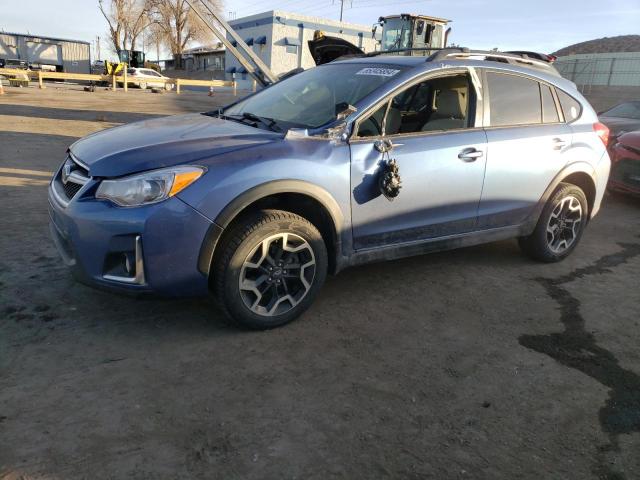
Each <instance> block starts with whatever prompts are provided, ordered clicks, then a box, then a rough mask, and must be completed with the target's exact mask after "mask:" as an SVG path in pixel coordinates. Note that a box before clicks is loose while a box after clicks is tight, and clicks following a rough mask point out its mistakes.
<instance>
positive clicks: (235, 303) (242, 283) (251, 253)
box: [212, 210, 327, 329]
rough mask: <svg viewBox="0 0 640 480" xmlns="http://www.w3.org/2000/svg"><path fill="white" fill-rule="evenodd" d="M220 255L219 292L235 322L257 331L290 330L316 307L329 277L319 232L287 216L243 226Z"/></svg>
mask: <svg viewBox="0 0 640 480" xmlns="http://www.w3.org/2000/svg"><path fill="white" fill-rule="evenodd" d="M222 242H223V243H222V244H221V247H220V248H221V250H220V254H219V255H216V259H215V260H214V265H213V268H212V271H213V289H214V294H215V296H216V298H217V300H218V303H219V304H220V305H221V306H222V308H223V310H224V311H225V313H226V314H227V316H228V317H230V319H231V320H232V321H234V322H236V323H238V324H240V325H243V326H245V327H249V328H254V329H267V328H273V327H277V326H280V325H284V324H285V323H288V322H290V321H292V320H294V319H296V318H297V317H298V316H300V315H301V314H302V313H303V312H304V311H305V310H306V309H307V308H309V306H310V305H311V304H312V303H313V300H314V299H315V297H316V295H317V293H318V291H319V290H320V287H321V286H322V284H323V283H324V280H325V278H326V275H327V250H326V247H325V244H324V241H323V239H322V235H321V234H320V232H319V231H318V229H317V228H316V227H315V226H314V225H313V224H311V223H310V222H309V221H307V220H306V219H304V218H302V217H300V216H299V215H295V214H293V213H290V212H286V211H282V210H262V211H259V212H257V213H255V214H253V215H250V216H247V217H245V218H244V219H242V220H240V221H239V222H237V224H236V225H235V226H234V227H232V228H231V230H230V231H229V233H228V234H227V235H226V236H225V237H224V238H223V241H222Z"/></svg>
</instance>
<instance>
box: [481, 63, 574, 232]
mask: <svg viewBox="0 0 640 480" xmlns="http://www.w3.org/2000/svg"><path fill="white" fill-rule="evenodd" d="M483 78H484V83H485V85H486V87H487V88H484V92H485V117H484V123H485V131H486V134H487V164H486V174H485V179H484V187H483V190H482V197H481V200H480V208H479V217H478V227H479V228H482V229H486V228H493V227H502V226H509V225H518V224H521V223H523V222H524V221H525V220H526V218H527V217H528V216H529V214H531V213H532V212H533V209H534V208H535V206H536V204H537V203H538V201H539V200H540V198H541V197H542V195H543V193H544V191H545V190H546V189H547V187H548V186H549V184H550V183H551V181H552V180H553V178H554V177H555V176H556V174H557V173H558V172H559V171H560V170H561V168H562V167H563V166H564V165H565V164H566V163H567V156H566V155H565V152H566V151H567V149H568V147H569V146H570V144H571V136H572V132H571V128H570V127H569V126H568V125H566V124H565V123H564V122H562V117H561V113H560V110H559V108H558V106H559V105H558V100H557V97H556V93H555V89H554V88H552V87H551V86H550V85H548V84H546V83H544V82H540V81H538V80H536V79H534V78H531V77H528V76H525V75H520V74H514V73H510V72H509V73H507V72H504V71H494V70H487V71H485V72H484V75H483Z"/></svg>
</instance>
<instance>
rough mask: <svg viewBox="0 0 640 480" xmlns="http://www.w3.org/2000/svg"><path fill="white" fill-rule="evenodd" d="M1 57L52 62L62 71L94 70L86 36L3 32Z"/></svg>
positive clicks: (49, 63)
mask: <svg viewBox="0 0 640 480" xmlns="http://www.w3.org/2000/svg"><path fill="white" fill-rule="evenodd" d="M0 59H1V60H14V59H15V60H24V61H26V62H27V63H28V64H29V65H50V66H52V67H55V68H56V70H57V71H59V72H68V73H91V58H90V44H89V42H84V41H82V40H67V39H64V38H53V37H40V36H38V35H28V34H22V33H5V32H0Z"/></svg>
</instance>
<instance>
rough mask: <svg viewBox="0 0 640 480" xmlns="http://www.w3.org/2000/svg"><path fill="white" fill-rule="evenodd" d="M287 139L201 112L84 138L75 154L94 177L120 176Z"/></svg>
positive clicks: (142, 122) (203, 159)
mask: <svg viewBox="0 0 640 480" xmlns="http://www.w3.org/2000/svg"><path fill="white" fill-rule="evenodd" d="M281 139H282V135H281V134H279V133H275V132H270V131H267V130H260V129H257V128H254V127H251V126H249V125H243V124H241V123H237V122H233V121H229V120H222V119H219V118H216V117H210V116H208V115H203V114H200V113H195V114H188V115H176V116H171V117H162V118H156V119H153V120H143V121H141V122H134V123H129V124H127V125H122V126H120V127H115V128H110V129H108V130H103V131H101V132H97V133H94V134H92V135H89V136H88V137H84V138H82V139H81V140H78V141H77V142H76V143H74V144H73V145H71V147H70V151H71V154H72V155H73V156H74V157H75V158H76V159H78V160H79V161H81V162H82V163H84V164H85V165H86V166H87V167H89V174H90V175H91V176H94V177H119V176H122V175H128V174H131V173H136V172H141V171H145V170H151V169H156V168H163V167H171V166H174V165H179V164H187V163H198V162H202V161H205V160H206V159H209V158H211V157H215V156H218V155H221V154H224V153H228V152H232V151H235V150H240V149H243V148H250V147H255V146H257V145H261V144H266V143H271V142H275V141H279V140H281Z"/></svg>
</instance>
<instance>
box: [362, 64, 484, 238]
mask: <svg viewBox="0 0 640 480" xmlns="http://www.w3.org/2000/svg"><path fill="white" fill-rule="evenodd" d="M476 98H477V96H476V94H475V92H474V89H473V87H472V83H471V81H470V78H469V76H468V74H467V73H457V74H448V75H446V76H437V77H433V76H432V77H430V78H428V79H427V80H424V81H421V82H419V83H417V84H414V85H412V86H409V87H408V88H407V89H405V90H403V91H401V92H400V93H398V94H395V95H394V96H393V98H392V99H390V101H386V102H384V103H383V104H382V105H380V106H379V107H378V108H376V109H375V111H374V113H372V114H371V115H368V116H365V117H363V120H361V121H360V122H358V124H357V126H356V131H355V132H354V138H352V140H351V189H352V208H351V211H352V224H353V237H354V246H355V248H356V249H357V250H361V249H367V248H375V247H382V246H388V245H394V244H402V243H407V242H415V241H421V240H428V239H432V238H438V237H445V236H449V235H455V234H460V233H465V232H470V231H472V230H474V229H475V227H476V219H477V212H478V203H479V201H480V196H481V193H482V183H483V178H484V170H485V161H486V134H485V132H484V130H482V129H481V128H476V127H475V125H476V124H475V122H476V111H477V101H476ZM382 140H386V141H387V143H389V142H391V143H392V144H393V148H392V149H391V151H390V152H388V153H383V152H380V151H379V147H380V145H381V143H380V142H381V141H382ZM377 146H378V148H377ZM390 159H394V160H395V161H396V162H397V165H398V167H399V171H398V173H399V176H400V180H401V185H402V188H401V189H400V192H399V194H398V196H397V197H395V198H392V199H391V200H390V199H388V198H387V197H386V196H385V195H383V194H382V193H381V190H380V177H381V175H383V174H384V172H385V170H386V166H385V165H386V163H387V162H388V161H389V160H390Z"/></svg>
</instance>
